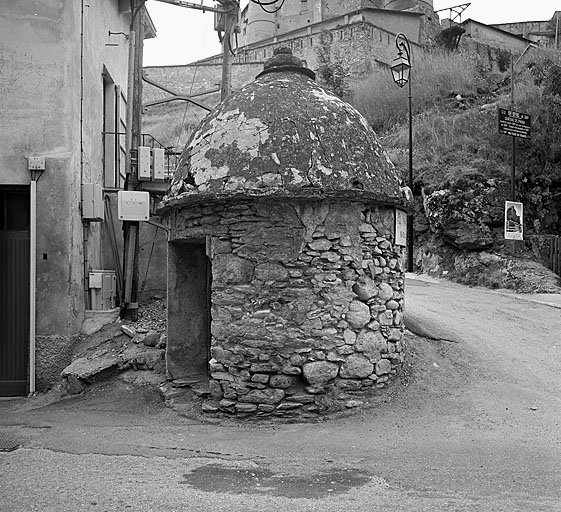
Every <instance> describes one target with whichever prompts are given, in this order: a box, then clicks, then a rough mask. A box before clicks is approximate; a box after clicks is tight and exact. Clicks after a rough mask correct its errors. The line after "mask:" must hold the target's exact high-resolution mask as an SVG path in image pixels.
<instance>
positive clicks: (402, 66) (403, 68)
mask: <svg viewBox="0 0 561 512" xmlns="http://www.w3.org/2000/svg"><path fill="white" fill-rule="evenodd" d="M395 45H396V47H397V52H398V53H397V57H396V58H395V59H394V60H393V63H392V66H391V70H392V75H393V79H394V82H395V83H396V84H397V85H398V86H399V87H404V86H405V84H408V86H409V94H408V99H409V179H408V186H409V188H410V189H411V192H413V110H412V106H411V46H410V45H409V40H408V39H407V37H406V36H405V34H403V33H401V32H400V33H399V34H397V36H396V37H395ZM407 271H408V272H413V212H410V213H408V215H407Z"/></svg>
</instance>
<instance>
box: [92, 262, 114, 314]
mask: <svg viewBox="0 0 561 512" xmlns="http://www.w3.org/2000/svg"><path fill="white" fill-rule="evenodd" d="M88 281H89V290H90V309H93V310H107V309H113V308H114V307H115V306H116V303H117V277H116V275H115V271H114V270H92V271H91V272H90V273H89V275H88Z"/></svg>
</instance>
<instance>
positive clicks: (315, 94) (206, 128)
mask: <svg viewBox="0 0 561 512" xmlns="http://www.w3.org/2000/svg"><path fill="white" fill-rule="evenodd" d="M249 197H277V198H280V197H292V198H320V197H323V198H327V197H339V198H342V197H349V198H358V197H361V198H364V199H369V200H374V201H377V202H380V203H383V204H392V205H401V204H403V191H402V187H401V184H400V180H399V177H398V174H397V172H396V170H395V168H394V166H393V164H392V163H391V162H390V161H389V159H388V157H387V155H386V153H385V152H384V150H383V149H382V147H381V145H380V142H379V141H378V137H377V136H376V134H375V133H374V131H373V130H372V129H371V128H370V126H369V125H368V123H367V121H366V119H365V118H364V117H363V116H362V115H361V114H360V113H359V112H358V111H357V110H355V109H354V108H353V107H352V106H351V105H349V104H348V103H346V102H344V101H342V100H341V99H339V98H338V97H337V96H334V95H332V94H329V93H327V92H326V91H325V90H323V89H322V88H321V87H319V86H318V85H317V84H316V83H315V82H314V74H313V73H312V72H311V71H310V70H308V69H306V68H303V67H302V65H301V63H300V60H299V59H298V58H297V57H294V56H293V55H292V54H288V53H282V49H281V51H280V52H278V53H276V54H275V56H274V57H273V58H272V59H270V60H269V61H268V62H267V64H266V65H265V70H264V71H263V72H262V73H261V74H260V75H259V76H258V77H257V79H256V80H255V81H254V82H252V83H250V84H249V85H247V86H246V87H244V88H243V89H242V90H241V91H239V92H238V93H235V94H233V95H232V96H231V97H230V98H228V99H227V100H226V101H224V102H223V103H221V104H220V105H219V106H218V108H217V109H216V110H214V111H213V112H212V113H211V114H210V115H209V116H208V117H207V118H206V119H205V120H204V121H203V122H202V123H201V125H200V126H199V127H198V128H197V130H196V131H195V132H194V134H193V135H192V136H191V138H190V140H189V142H188V144H187V147H186V149H185V151H184V152H183V155H182V158H181V160H180V163H179V166H178V169H177V171H176V173H175V175H174V178H173V180H172V186H171V190H170V192H169V193H168V196H167V197H166V204H181V203H192V202H203V201H206V200H208V199H213V200H216V199H220V198H229V199H233V198H239V199H241V198H249Z"/></svg>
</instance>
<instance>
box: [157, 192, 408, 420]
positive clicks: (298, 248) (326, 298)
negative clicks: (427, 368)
mask: <svg viewBox="0 0 561 512" xmlns="http://www.w3.org/2000/svg"><path fill="white" fill-rule="evenodd" d="M170 226H171V235H170V241H172V242H173V241H178V240H188V239H200V237H201V236H203V235H205V234H206V235H207V236H210V238H211V247H212V254H211V260H212V275H213V279H212V298H211V302H212V322H211V334H212V341H211V355H212V359H211V361H210V365H209V366H210V377H211V379H210V389H211V393H212V396H213V400H211V401H209V402H207V403H205V404H204V410H205V411H208V412H216V411H219V410H220V411H224V412H227V413H238V414H248V413H251V414H279V415H280V414H286V413H290V412H292V413H294V412H298V413H301V414H310V413H318V412H323V411H324V410H326V409H328V408H337V407H343V406H347V407H352V406H353V405H356V404H357V400H355V398H356V397H357V396H360V395H361V394H363V393H364V391H366V390H369V389H371V388H383V387H385V386H386V385H387V383H388V381H389V380H390V378H391V377H392V376H393V375H395V374H396V373H397V371H398V368H399V366H400V364H401V363H402V361H403V356H402V351H403V347H402V342H401V339H402V334H403V330H404V325H403V305H404V275H403V270H402V256H403V253H402V252H403V251H402V248H401V247H397V246H394V245H393V231H394V227H393V226H394V210H393V208H387V207H374V206H372V205H367V204H364V203H362V202H350V201H349V202H326V201H314V202H312V201H302V202H294V203H287V202H286V201H284V202H280V201H274V200H259V201H256V202H253V203H250V204H237V205H230V206H224V205H216V206H205V207H202V206H201V207H191V208H188V209H184V210H181V211H177V212H174V215H173V216H172V221H171V225H170ZM174 343H180V341H178V340H173V339H171V338H170V339H169V340H168V347H169V346H170V345H171V346H173V344H174Z"/></svg>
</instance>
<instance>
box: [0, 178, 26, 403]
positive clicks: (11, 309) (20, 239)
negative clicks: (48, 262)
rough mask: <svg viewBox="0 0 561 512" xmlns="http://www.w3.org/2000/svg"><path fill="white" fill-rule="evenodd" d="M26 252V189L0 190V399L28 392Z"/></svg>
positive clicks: (3, 188) (0, 188) (1, 188)
mask: <svg viewBox="0 0 561 512" xmlns="http://www.w3.org/2000/svg"><path fill="white" fill-rule="evenodd" d="M29 249H30V233H29V189H28V188H27V187H22V188H6V187H0V396H18V395H26V394H27V392H28V373H29V369H28V364H29Z"/></svg>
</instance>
